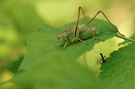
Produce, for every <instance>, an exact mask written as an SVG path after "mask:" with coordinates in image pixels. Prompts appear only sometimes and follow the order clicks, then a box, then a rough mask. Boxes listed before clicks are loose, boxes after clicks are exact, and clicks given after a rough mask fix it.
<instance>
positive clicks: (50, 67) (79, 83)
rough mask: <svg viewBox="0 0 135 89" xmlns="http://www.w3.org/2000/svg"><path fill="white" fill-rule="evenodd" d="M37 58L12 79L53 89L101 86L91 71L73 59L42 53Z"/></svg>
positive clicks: (92, 88)
mask: <svg viewBox="0 0 135 89" xmlns="http://www.w3.org/2000/svg"><path fill="white" fill-rule="evenodd" d="M45 58H46V59H45ZM43 59H44V60H43ZM38 60H40V61H38V62H36V63H35V65H32V66H31V69H30V70H27V71H24V73H21V74H20V75H17V76H16V77H15V78H14V80H13V81H14V82H15V83H17V84H20V85H23V86H35V85H37V84H39V85H40V86H41V85H42V86H44V87H55V89H57V88H58V89H59V88H62V89H100V88H101V87H99V86H100V84H99V82H98V81H97V79H96V77H95V76H94V74H93V73H92V71H90V70H88V69H87V68H85V67H83V66H81V65H80V64H79V63H77V62H76V61H74V60H68V58H67V57H66V58H65V57H64V56H59V55H57V56H56V55H55V56H48V57H46V56H45V55H42V56H40V58H38ZM41 60H42V61H41ZM97 84H98V86H97ZM43 89H44V88H43ZM45 89H46V88H45Z"/></svg>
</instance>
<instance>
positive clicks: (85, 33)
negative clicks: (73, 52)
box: [57, 24, 99, 47]
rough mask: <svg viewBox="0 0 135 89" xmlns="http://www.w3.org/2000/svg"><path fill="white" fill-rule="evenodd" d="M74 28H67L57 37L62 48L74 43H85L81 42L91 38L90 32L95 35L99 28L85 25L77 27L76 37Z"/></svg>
mask: <svg viewBox="0 0 135 89" xmlns="http://www.w3.org/2000/svg"><path fill="white" fill-rule="evenodd" d="M74 28H75V27H72V28H69V29H67V30H65V31H63V32H61V33H60V34H59V35H57V39H59V40H60V41H61V42H62V43H63V44H64V47H66V45H67V44H70V43H73V42H76V41H81V42H83V43H85V42H84V41H83V40H85V39H88V38H89V37H91V31H92V32H93V34H94V33H96V31H97V30H98V28H99V27H88V26H87V25H86V24H82V25H79V27H78V28H79V34H76V35H75V32H74V31H75V30H74ZM77 35H78V36H77Z"/></svg>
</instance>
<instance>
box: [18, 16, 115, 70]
mask: <svg viewBox="0 0 135 89" xmlns="http://www.w3.org/2000/svg"><path fill="white" fill-rule="evenodd" d="M88 19H89V18H88ZM83 23H86V21H85V19H81V20H80V24H83ZM75 24H76V23H75V22H71V23H68V24H66V25H63V26H60V27H57V28H54V27H52V26H49V25H47V24H44V25H41V26H40V27H38V28H37V31H36V32H34V33H33V34H32V35H31V37H30V38H29V41H28V47H27V53H26V54H25V58H24V60H23V62H22V64H21V66H20V69H27V68H28V67H30V65H33V64H34V62H36V61H37V58H38V57H40V56H42V55H46V52H48V51H51V50H55V51H56V52H54V53H53V52H52V53H51V52H50V54H48V55H49V56H51V55H57V54H58V53H59V54H61V55H64V56H67V57H68V56H72V58H74V59H77V58H78V57H80V56H81V55H82V54H83V53H85V52H86V51H88V50H90V49H92V47H93V46H94V45H95V43H98V42H101V41H104V40H107V39H109V38H111V37H113V36H115V35H116V34H117V32H116V30H115V29H114V28H113V27H112V26H111V25H110V24H109V23H107V22H106V21H103V20H99V19H95V20H94V21H92V23H91V24H90V26H99V27H100V28H99V29H98V33H97V34H95V35H96V36H97V37H98V38H99V39H100V40H96V39H93V38H92V37H91V38H89V39H88V40H85V41H86V42H87V43H88V44H84V43H82V42H75V43H73V44H70V45H68V46H67V47H66V48H63V44H62V43H60V42H59V41H58V40H57V39H56V35H57V34H59V33H60V32H61V31H64V30H66V29H67V28H70V27H72V26H75Z"/></svg>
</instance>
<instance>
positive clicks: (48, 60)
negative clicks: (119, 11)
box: [12, 18, 126, 89]
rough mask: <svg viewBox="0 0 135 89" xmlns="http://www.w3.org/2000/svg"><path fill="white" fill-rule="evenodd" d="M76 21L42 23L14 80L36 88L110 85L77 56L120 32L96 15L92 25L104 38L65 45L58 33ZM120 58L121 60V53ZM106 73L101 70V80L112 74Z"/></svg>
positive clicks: (80, 88)
mask: <svg viewBox="0 0 135 89" xmlns="http://www.w3.org/2000/svg"><path fill="white" fill-rule="evenodd" d="M88 19H89V18H88ZM83 23H85V20H84V19H81V20H80V24H83ZM74 25H75V22H71V23H69V24H65V25H63V26H60V27H56V28H55V27H52V26H49V25H47V24H43V25H41V26H39V27H38V28H37V31H36V32H34V33H33V34H32V35H31V37H30V38H29V41H28V46H27V53H26V54H25V57H24V60H23V62H22V64H21V66H20V70H23V72H21V73H20V74H18V75H16V76H15V77H14V78H13V80H12V82H15V83H17V84H19V85H21V86H23V87H34V88H36V89H39V88H40V89H48V88H49V89H109V88H106V86H102V85H103V83H102V81H101V82H100V80H97V79H96V77H95V75H94V73H93V72H92V71H91V70H89V69H87V68H86V67H84V66H82V65H81V64H79V63H78V62H77V61H76V59H77V58H79V57H80V56H81V55H82V54H84V53H85V52H87V51H89V50H91V49H92V48H93V46H94V45H95V44H96V43H98V42H101V41H105V40H107V39H109V38H111V37H113V36H116V35H117V31H116V30H115V29H114V28H113V27H112V26H111V25H110V24H109V23H107V22H106V21H103V20H99V19H95V20H94V21H93V22H92V23H91V24H90V26H99V27H100V28H99V30H98V33H97V34H95V35H96V37H98V38H99V39H100V40H96V39H93V38H92V37H91V38H89V39H87V40H85V42H87V43H88V44H84V43H82V42H75V43H73V44H70V45H68V46H67V47H66V48H63V44H62V43H60V42H59V41H58V40H57V39H56V35H57V34H59V33H60V32H61V31H64V30H66V29H67V28H70V27H72V26H74ZM122 56H123V55H122ZM114 57H115V56H111V57H110V58H114ZM115 58H116V57H115ZM124 58H125V57H124ZM118 59H119V60H120V57H118ZM112 61H113V60H112ZM110 63H113V62H110ZM107 64H109V60H107V63H106V64H105V65H107ZM105 65H104V66H105ZM125 65H126V64H125ZM119 66H120V65H118V67H119ZM122 67H123V66H122ZM105 68H106V67H105ZM109 68H110V67H109ZM112 68H113V67H111V68H110V69H112ZM119 68H120V67H119ZM103 69H104V67H103ZM115 69H117V68H115ZM108 70H109V69H108ZM112 70H114V69H112ZM119 70H120V69H119ZM107 72H108V73H112V72H110V70H109V71H105V73H107ZM103 74H104V71H103V72H102V73H101V74H100V76H101V78H100V79H101V80H103V79H104V78H105V79H106V78H107V77H108V76H107V77H102V75H103ZM112 74H113V73H112ZM102 78H103V79H102ZM108 82H109V81H108ZM110 83H111V82H110ZM108 84H109V83H108ZM97 85H98V86H97ZM105 85H106V84H105Z"/></svg>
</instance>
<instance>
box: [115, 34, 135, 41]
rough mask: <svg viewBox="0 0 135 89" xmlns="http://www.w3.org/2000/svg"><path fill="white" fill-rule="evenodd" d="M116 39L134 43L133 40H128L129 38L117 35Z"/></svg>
mask: <svg viewBox="0 0 135 89" xmlns="http://www.w3.org/2000/svg"><path fill="white" fill-rule="evenodd" d="M116 37H118V38H121V39H124V40H127V41H130V42H135V40H133V39H129V38H126V37H124V36H120V35H118V34H117V35H116Z"/></svg>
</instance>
